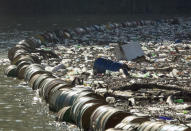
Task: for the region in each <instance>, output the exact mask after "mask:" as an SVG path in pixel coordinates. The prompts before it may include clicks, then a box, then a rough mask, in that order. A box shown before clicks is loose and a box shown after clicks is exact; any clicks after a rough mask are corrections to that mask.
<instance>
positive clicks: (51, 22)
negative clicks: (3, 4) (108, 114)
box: [0, 15, 146, 131]
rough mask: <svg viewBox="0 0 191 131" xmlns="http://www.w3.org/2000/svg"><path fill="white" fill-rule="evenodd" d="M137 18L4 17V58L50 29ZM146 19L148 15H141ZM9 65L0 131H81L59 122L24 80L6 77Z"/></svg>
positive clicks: (0, 23)
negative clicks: (17, 44) (26, 41)
mask: <svg viewBox="0 0 191 131" xmlns="http://www.w3.org/2000/svg"><path fill="white" fill-rule="evenodd" d="M130 18H131V20H132V19H136V18H137V16H136V17H132V16H131V17H129V16H124V15H123V16H119V15H118V16H87V15H85V16H36V17H34V16H32V17H30V16H27V17H24V16H23V17H20V16H1V19H0V60H1V61H2V60H3V59H4V58H7V51H8V49H9V48H10V47H12V46H14V45H15V44H16V43H17V42H18V41H20V40H22V39H24V38H26V37H27V36H32V35H35V34H38V33H40V32H43V31H46V30H54V29H60V28H73V27H79V26H86V25H91V24H99V23H102V24H104V23H108V22H109V21H111V22H120V21H126V20H130ZM140 18H146V17H143V16H142V17H139V18H138V19H140ZM5 67H6V65H0V131H1V130H2V131H4V130H5V131H9V130H10V131H26V130H38V131H44V130H46V131H48V130H77V129H75V128H72V127H71V125H69V126H68V124H67V125H65V124H60V123H56V122H55V121H54V120H55V114H53V113H51V112H50V111H49V109H48V106H47V105H46V103H45V102H43V101H42V100H41V99H40V98H39V97H38V96H37V95H36V94H37V93H36V92H35V91H33V90H32V89H30V88H29V87H28V86H27V85H26V84H25V83H24V82H23V81H19V80H17V79H13V78H7V77H6V76H4V73H3V72H4V68H5Z"/></svg>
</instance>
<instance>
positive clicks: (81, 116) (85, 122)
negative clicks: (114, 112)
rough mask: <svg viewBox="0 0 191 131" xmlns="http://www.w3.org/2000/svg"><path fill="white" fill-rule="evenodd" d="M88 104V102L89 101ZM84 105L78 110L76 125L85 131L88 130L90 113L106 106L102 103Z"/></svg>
mask: <svg viewBox="0 0 191 131" xmlns="http://www.w3.org/2000/svg"><path fill="white" fill-rule="evenodd" d="M89 102H90V101H89ZM89 102H88V103H86V104H84V105H83V106H82V108H81V109H80V110H79V112H78V114H77V121H76V123H77V125H78V126H79V127H80V128H81V129H84V130H85V131H86V130H87V131H88V130H89V128H90V117H91V115H92V113H93V112H94V111H95V110H96V109H97V108H98V107H99V106H102V105H106V103H105V102H103V101H92V103H89Z"/></svg>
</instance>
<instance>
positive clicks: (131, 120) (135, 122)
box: [115, 115, 150, 130]
mask: <svg viewBox="0 0 191 131" xmlns="http://www.w3.org/2000/svg"><path fill="white" fill-rule="evenodd" d="M149 120H150V119H149V117H140V116H135V115H132V116H127V117H125V118H124V119H123V120H122V121H121V122H120V123H119V124H117V125H116V126H115V128H119V129H124V130H133V129H137V128H138V126H139V125H141V124H142V123H143V122H146V121H149Z"/></svg>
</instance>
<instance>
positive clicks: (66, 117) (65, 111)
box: [56, 106, 73, 123]
mask: <svg viewBox="0 0 191 131" xmlns="http://www.w3.org/2000/svg"><path fill="white" fill-rule="evenodd" d="M70 110H71V106H67V107H64V108H62V109H61V110H59V112H58V113H57V116H56V120H57V121H60V122H62V121H65V122H70V123H73V121H72V119H71V117H70Z"/></svg>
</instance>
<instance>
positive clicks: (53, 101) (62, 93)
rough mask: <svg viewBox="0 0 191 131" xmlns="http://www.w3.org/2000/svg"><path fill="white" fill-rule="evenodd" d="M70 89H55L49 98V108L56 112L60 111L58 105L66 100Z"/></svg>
mask: <svg viewBox="0 0 191 131" xmlns="http://www.w3.org/2000/svg"><path fill="white" fill-rule="evenodd" d="M69 91H71V89H68V88H66V89H64V90H57V91H55V92H54V93H53V94H52V95H51V96H50V98H49V109H50V110H51V111H54V112H56V111H58V110H57V106H59V105H58V104H59V102H63V101H64V100H65V98H66V94H67V93H69ZM60 109H61V108H60Z"/></svg>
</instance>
